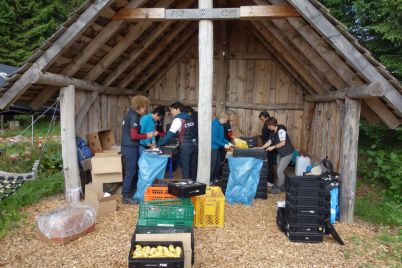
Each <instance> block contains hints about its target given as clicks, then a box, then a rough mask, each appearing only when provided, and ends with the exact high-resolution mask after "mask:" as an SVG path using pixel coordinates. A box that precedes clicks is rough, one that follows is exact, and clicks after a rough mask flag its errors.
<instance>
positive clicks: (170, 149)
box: [159, 145, 179, 155]
mask: <svg viewBox="0 0 402 268" xmlns="http://www.w3.org/2000/svg"><path fill="white" fill-rule="evenodd" d="M159 149H160V150H161V151H162V154H168V155H172V154H177V153H178V152H179V147H178V146H175V145H167V146H161V147H160V148H159Z"/></svg>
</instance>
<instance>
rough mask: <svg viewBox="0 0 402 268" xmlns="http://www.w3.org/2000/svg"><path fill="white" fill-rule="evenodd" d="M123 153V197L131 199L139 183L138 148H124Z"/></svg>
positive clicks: (122, 148)
mask: <svg viewBox="0 0 402 268" xmlns="http://www.w3.org/2000/svg"><path fill="white" fill-rule="evenodd" d="M121 153H122V155H123V163H124V178H123V189H122V194H123V197H131V196H132V195H133V193H134V192H135V189H136V188H137V182H138V156H139V152H138V146H133V147H129V146H122V147H121Z"/></svg>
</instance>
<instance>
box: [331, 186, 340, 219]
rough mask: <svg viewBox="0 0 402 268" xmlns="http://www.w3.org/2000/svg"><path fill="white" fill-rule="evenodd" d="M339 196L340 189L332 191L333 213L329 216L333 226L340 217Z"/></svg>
mask: <svg viewBox="0 0 402 268" xmlns="http://www.w3.org/2000/svg"><path fill="white" fill-rule="evenodd" d="M338 194H339V187H336V188H334V189H332V190H331V191H330V195H331V213H330V216H329V220H330V222H331V224H333V223H334V222H335V220H336V219H337V218H338V217H339V205H338V201H339V200H338Z"/></svg>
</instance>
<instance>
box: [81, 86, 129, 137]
mask: <svg viewBox="0 0 402 268" xmlns="http://www.w3.org/2000/svg"><path fill="white" fill-rule="evenodd" d="M89 94H90V93H89V92H88V91H81V90H78V91H77V92H76V114H77V113H78V112H79V110H80V107H82V105H83V104H84V102H85V100H86V98H88V97H89ZM129 107H130V101H129V98H128V97H127V96H110V95H99V96H98V97H97V98H96V100H95V102H94V103H93V104H92V106H91V108H90V110H89V112H88V114H87V116H86V117H85V118H84V121H83V123H82V126H81V127H80V128H79V129H77V130H76V132H77V135H78V136H80V137H82V138H84V139H86V135H87V134H88V133H92V132H98V131H102V130H108V129H111V130H113V134H114V136H115V139H116V142H117V143H118V144H120V141H121V121H122V119H123V117H124V115H125V114H126V113H127V111H128V109H129Z"/></svg>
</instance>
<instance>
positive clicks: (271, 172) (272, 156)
mask: <svg viewBox="0 0 402 268" xmlns="http://www.w3.org/2000/svg"><path fill="white" fill-rule="evenodd" d="M276 155H277V152H276V151H270V152H267V160H268V182H269V183H274V181H275V169H274V166H275V165H276Z"/></svg>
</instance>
